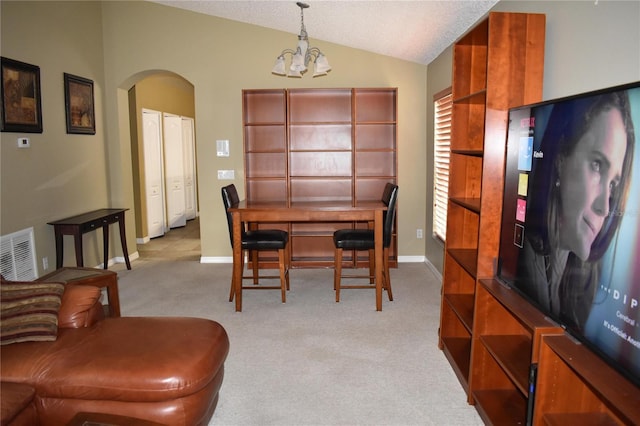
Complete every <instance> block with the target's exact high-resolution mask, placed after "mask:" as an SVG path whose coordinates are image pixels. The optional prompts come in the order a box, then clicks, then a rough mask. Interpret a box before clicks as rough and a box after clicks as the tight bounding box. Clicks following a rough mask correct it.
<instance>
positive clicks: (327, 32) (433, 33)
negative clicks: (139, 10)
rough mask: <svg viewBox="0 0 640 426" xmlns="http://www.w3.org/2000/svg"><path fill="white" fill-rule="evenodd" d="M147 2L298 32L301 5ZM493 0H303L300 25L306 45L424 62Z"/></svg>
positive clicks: (260, 0) (264, 0)
mask: <svg viewBox="0 0 640 426" xmlns="http://www.w3.org/2000/svg"><path fill="white" fill-rule="evenodd" d="M152 1H154V3H160V4H164V5H167V6H172V7H177V8H181V9H186V10H191V11H194V12H199V13H204V14H208V15H213V16H218V17H221V18H226V19H231V20H234V21H240V22H245V23H249V24H254V25H259V26H262V27H267V28H272V29H276V30H280V31H285V32H289V33H292V34H298V33H299V32H300V8H299V7H298V6H297V5H296V2H295V1H272V0H253V1H243V0H239V1H235V0H224V1H222V0H208V1H207V0H201V1H192V0H152ZM497 2H498V0H440V1H437V0H413V1H395V0H383V1H366V0H343V1H335V0H333V1H331V0H307V1H306V3H307V4H309V6H310V7H309V8H308V9H305V11H304V23H305V27H306V29H307V33H308V34H309V39H310V44H311V45H312V46H317V47H319V48H320V49H322V44H321V41H323V40H324V41H328V42H331V43H336V44H340V45H343V46H348V47H353V48H357V49H362V50H367V51H370V52H374V53H379V54H382V55H387V56H392V57H395V58H398V59H404V60H407V61H411V62H416V63H420V64H425V65H426V64H428V63H429V62H431V61H432V60H434V59H435V58H436V57H437V56H438V55H439V54H440V53H442V52H443V51H444V50H445V49H446V48H447V47H448V46H450V45H451V44H452V43H453V42H454V41H455V40H456V39H457V38H458V37H460V36H461V35H462V34H464V33H465V32H466V31H467V30H468V29H469V28H471V26H472V25H473V24H474V23H475V22H476V21H477V20H478V19H479V18H481V17H482V16H483V15H485V14H486V13H487V12H488V11H489V9H491V7H493V6H494V5H495V4H496V3H497ZM293 43H294V42H292V44H293ZM284 47H286V46H284ZM284 47H283V48H284ZM329 59H331V58H329Z"/></svg>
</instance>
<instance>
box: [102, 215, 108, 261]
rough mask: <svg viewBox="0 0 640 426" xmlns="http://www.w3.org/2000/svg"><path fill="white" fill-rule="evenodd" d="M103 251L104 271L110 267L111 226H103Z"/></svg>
mask: <svg viewBox="0 0 640 426" xmlns="http://www.w3.org/2000/svg"><path fill="white" fill-rule="evenodd" d="M102 250H103V253H104V255H103V257H104V261H103V263H102V269H108V267H109V224H106V225H102Z"/></svg>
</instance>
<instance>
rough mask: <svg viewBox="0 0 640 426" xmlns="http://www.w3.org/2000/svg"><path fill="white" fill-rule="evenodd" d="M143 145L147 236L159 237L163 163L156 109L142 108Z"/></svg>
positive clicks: (161, 231) (162, 226) (162, 224)
mask: <svg viewBox="0 0 640 426" xmlns="http://www.w3.org/2000/svg"><path fill="white" fill-rule="evenodd" d="M142 138H143V145H144V149H143V151H144V165H143V171H144V172H143V173H141V176H144V185H143V188H144V191H145V194H144V200H145V202H146V219H147V236H148V237H149V238H154V237H160V236H162V235H164V232H165V211H164V206H165V202H164V178H163V176H164V170H163V169H164V165H163V157H164V155H163V149H162V115H161V113H160V112H158V111H152V110H147V109H143V110H142Z"/></svg>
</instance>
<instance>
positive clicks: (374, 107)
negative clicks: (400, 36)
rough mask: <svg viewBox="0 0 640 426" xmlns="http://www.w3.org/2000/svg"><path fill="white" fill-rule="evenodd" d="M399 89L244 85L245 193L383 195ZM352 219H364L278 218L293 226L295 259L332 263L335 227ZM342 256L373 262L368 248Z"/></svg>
mask: <svg viewBox="0 0 640 426" xmlns="http://www.w3.org/2000/svg"><path fill="white" fill-rule="evenodd" d="M397 96H398V95H397V89H395V88H339V89H276V90H270V89H266V90H262V89H258V90H244V91H243V112H244V114H243V117H244V122H243V126H244V154H245V170H246V175H245V179H246V181H245V184H246V186H245V188H246V197H247V199H248V200H252V201H286V202H304V201H326V200H343V201H350V202H352V203H353V204H354V205H357V204H358V203H360V202H363V201H371V200H379V199H380V197H381V195H382V191H383V189H384V186H385V184H386V183H387V182H393V183H397V120H398V119H397ZM262 226H265V227H273V224H264V225H262ZM348 226H353V227H363V226H366V224H358V223H353V224H351V225H349V224H345V223H304V224H302V223H292V224H279V225H278V227H281V228H282V229H285V230H287V231H288V232H289V234H290V244H289V250H290V251H291V253H290V254H291V261H292V266H293V267H329V266H333V262H334V246H333V240H332V237H333V232H334V231H335V230H336V229H340V228H345V227H348ZM396 241H397V236H396V235H394V236H393V238H392V244H391V247H390V264H391V265H392V266H396V265H397V248H396V247H397V243H396ZM264 259H265V256H264V255H263V256H262V257H261V263H262V261H263V260H264ZM270 261H271V260H270V259H269V260H268V261H267V262H270ZM343 261H344V265H343V266H344V267H354V266H361V267H362V266H368V254H367V252H357V257H356V253H354V252H350V253H345V254H344V257H343ZM265 266H266V265H265Z"/></svg>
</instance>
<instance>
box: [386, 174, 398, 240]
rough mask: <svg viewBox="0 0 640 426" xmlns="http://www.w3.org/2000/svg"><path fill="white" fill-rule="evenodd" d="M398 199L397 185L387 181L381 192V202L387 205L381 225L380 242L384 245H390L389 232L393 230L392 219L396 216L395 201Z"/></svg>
mask: <svg viewBox="0 0 640 426" xmlns="http://www.w3.org/2000/svg"><path fill="white" fill-rule="evenodd" d="M397 200H398V185H394V184H392V183H387V184H386V185H385V187H384V191H383V193H382V202H383V203H384V204H385V205H386V206H387V211H386V212H385V217H384V224H383V227H382V243H383V245H384V247H389V246H390V245H391V233H392V231H393V221H394V219H395V217H396V201H397Z"/></svg>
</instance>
